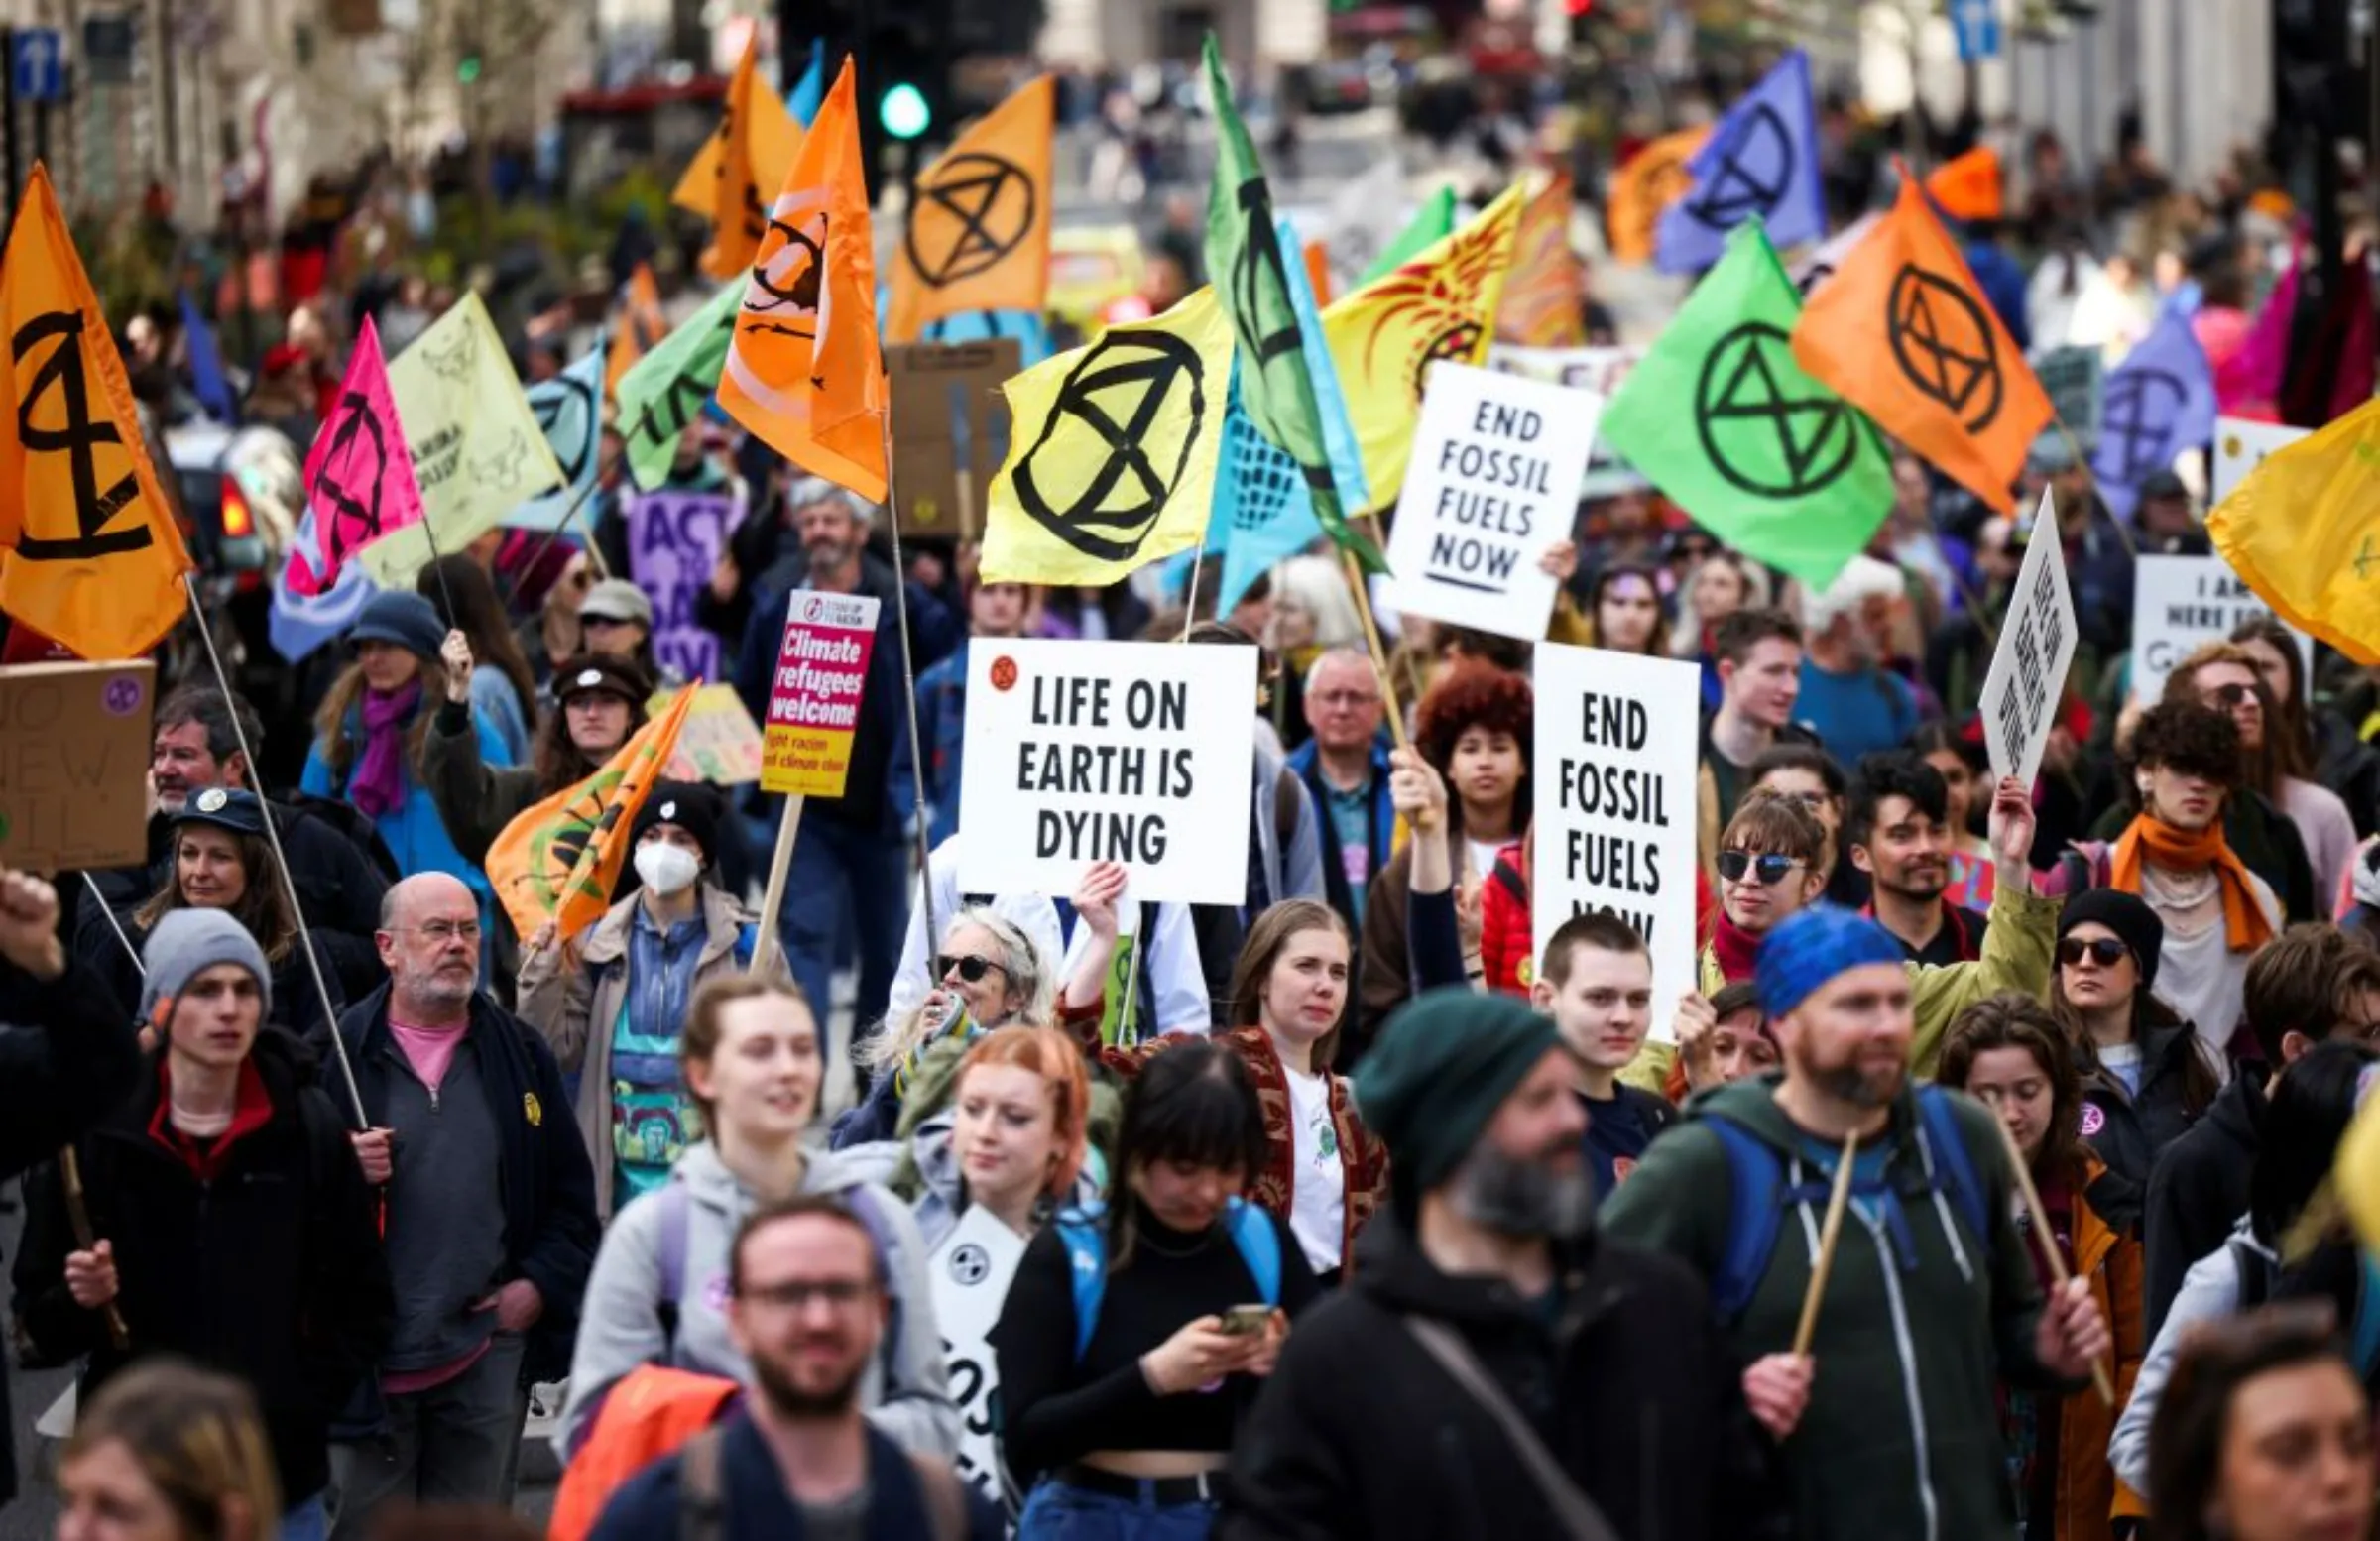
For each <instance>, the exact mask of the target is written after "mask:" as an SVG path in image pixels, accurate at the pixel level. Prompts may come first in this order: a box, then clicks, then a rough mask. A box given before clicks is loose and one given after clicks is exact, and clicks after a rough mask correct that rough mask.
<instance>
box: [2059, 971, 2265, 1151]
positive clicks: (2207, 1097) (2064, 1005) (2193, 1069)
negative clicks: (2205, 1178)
mask: <svg viewBox="0 0 2380 1541" xmlns="http://www.w3.org/2000/svg"><path fill="white" fill-rule="evenodd" d="M2132 977H2133V980H2134V984H2133V988H2132V1041H2133V1042H2134V1043H2135V1044H2138V1045H2139V1046H2141V1047H2143V1048H2146V1047H2147V1046H2148V1036H2149V1034H2150V1033H2151V1032H2152V1031H2156V1030H2160V1029H2163V1028H2167V1027H2180V1028H2183V1029H2185V1030H2187V1029H2188V1028H2189V1027H2190V1023H2189V1022H2187V1021H2185V1020H2184V1019H2183V1016H2182V1013H2181V1012H2179V1011H2177V1010H2175V1009H2174V1008H2172V1007H2170V1006H2167V1005H2166V1004H2165V1002H2164V1000H2163V999H2162V998H2160V997H2159V996H2158V995H2157V994H2156V992H2154V991H2152V990H2150V989H2149V988H2148V987H2147V986H2146V985H2142V984H2140V983H2138V981H2139V979H2140V971H2139V968H2138V966H2137V963H2136V964H2135V966H2134V969H2133V974H2132ZM2050 1013H2051V1014H2052V1015H2054V1016H2056V1017H2057V1018H2058V1027H2059V1030H2060V1031H2062V1032H2064V1033H2065V1034H2066V1046H2067V1050H2068V1052H2070V1053H2072V1054H2073V1055H2074V1057H2075V1069H2076V1071H2077V1072H2078V1073H2079V1074H2082V1075H2085V1076H2091V1075H2096V1074H2098V1073H2099V1071H2100V1070H2101V1069H2102V1068H2103V1067H2102V1066H2101V1065H2100V1063H2099V1045H2098V1040H2097V1039H2095V1038H2093V1037H2091V1035H2090V1029H2089V1027H2087V1026H2085V1025H2084V1024H2083V1021H2082V1013H2081V1012H2080V1011H2077V1010H2076V1009H2075V1008H2074V1003H2072V1002H2070V1001H2068V1000H2067V999H2066V970H2064V969H2063V968H2060V967H2059V966H2058V964H2057V963H2056V962H2055V961H2053V962H2052V963H2051V965H2050ZM2149 1073H2150V1072H2149V1070H2148V1069H2146V1068H2144V1069H2143V1070H2142V1071H2141V1074H2142V1076H2143V1077H2146V1076H2147V1075H2148V1074H2149ZM2222 1089H2223V1083H2222V1082H2220V1081H2218V1080H2216V1079H2215V1074H2214V1067H2213V1066H2212V1065H2209V1064H2207V1063H2206V1056H2205V1055H2203V1054H2201V1053H2200V1052H2199V1050H2198V1048H2197V1046H2196V1045H2195V1044H2193V1045H2191V1046H2190V1047H2189V1050H2188V1052H2186V1053H2185V1054H2183V1056H2182V1111H2183V1112H2184V1113H2185V1114H2187V1115H2188V1116H2189V1117H2191V1118H2192V1119H2194V1120H2195V1119H2196V1118H2198V1116H2199V1115H2200V1114H2201V1113H2204V1112H2205V1111H2206V1110H2207V1109H2209V1108H2211V1107H2213V1106H2214V1099H2215V1097H2216V1095H2217V1094H2218V1093H2220V1092H2221V1091H2222Z"/></svg>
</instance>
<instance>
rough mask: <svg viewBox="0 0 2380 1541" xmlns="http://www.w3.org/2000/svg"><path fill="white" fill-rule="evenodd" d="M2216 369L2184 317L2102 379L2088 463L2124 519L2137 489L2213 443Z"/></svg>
mask: <svg viewBox="0 0 2380 1541" xmlns="http://www.w3.org/2000/svg"><path fill="white" fill-rule="evenodd" d="M2214 415H2215V400H2214V369H2213V366H2212V365H2210V364H2209V363H2208V362H2207V361H2206V350H2205V349H2204V348H2201V346H2199V338H2198V334H2197V333H2196V332H2194V331H2192V330H2191V326H2190V322H2189V320H2188V319H2187V318H2185V317H2183V316H2182V315H2179V314H2169V315H2167V316H2166V317H2165V318H2164V319H2163V320H2161V321H2159V322H2158V323H2157V324H2156V326H2155V327H2153V328H2152V329H2151V330H2150V332H2149V335H2148V336H2147V337H2145V338H2143V339H2142V340H2141V342H2140V344H2139V345H2138V346H2137V347H2135V348H2133V350H2132V351H2131V352H2130V353H2127V354H2125V355H2124V361H2123V362H2122V363H2121V364H2118V365H2117V366H2116V367H2115V369H2114V371H2113V372H2112V373H2110V374H2109V375H2108V376H2107V382H2106V384H2105V385H2104V386H2103V387H2101V389H2100V392H2099V441H2098V448H2097V450H2096V451H2094V452H2093V453H2092V455H2091V458H2090V472H2091V475H2092V476H2093V477H2094V478H2095V479H2096V480H2097V481H2098V484H2099V496H2100V497H2101V498H2104V499H2105V500H2106V502H2107V507H2108V508H2109V509H2110V510H2112V511H2113V512H2114V514H2115V516H2116V518H2118V519H2123V520H2129V519H2130V518H2131V517H2132V508H2133V505H2135V504H2137V503H2138V502H2139V501H2140V484H2141V483H2142V482H2143V481H2145V480H2147V479H2148V478H2149V477H2150V476H2151V475H2153V474H2154V473H2156V472H2158V471H2170V470H2172V469H2173V468H2174V457H2175V456H2176V455H2178V454H2180V453H2181V452H2182V451H2184V450H2186V449H2193V448H2196V447H2198V446H2199V445H2201V444H2208V443H2212V442H2213V440H2214Z"/></svg>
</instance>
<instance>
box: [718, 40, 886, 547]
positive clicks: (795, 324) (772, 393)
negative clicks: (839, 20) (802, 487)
mask: <svg viewBox="0 0 2380 1541" xmlns="http://www.w3.org/2000/svg"><path fill="white" fill-rule="evenodd" d="M888 400H889V392H888V391H887V389H886V385H885V365H884V358H883V355H882V354H881V353H880V352H879V351H878V348H877V337H876V249H875V237H874V235H873V234H872V233H871V232H870V229H869V223H868V178H867V174H866V171H865V170H864V168H863V167H862V166H861V163H860V124H859V115H858V109H857V107H856V105H855V92H854V89H853V86H852V70H851V60H850V59H848V58H846V59H844V60H843V68H842V70H841V72H840V73H838V74H837V75H836V76H835V83H834V85H833V87H832V88H831V89H829V90H828V91H827V93H826V100H825V101H824V102H823V103H821V104H820V106H819V108H818V116H817V118H816V119H815V120H814V121H812V123H811V124H810V131H809V134H808V135H807V137H805V138H804V139H803V140H802V142H801V154H800V155H799V156H798V157H797V158H795V160H794V162H793V171H792V173H791V175H790V176H788V177H787V178H785V186H784V190H783V191H782V192H780V193H778V194H777V196H776V203H775V206H774V207H773V209H771V211H770V215H769V239H768V240H766V241H764V242H763V243H762V244H761V250H760V255H759V256H758V257H757V258H755V259H754V262H753V266H752V274H751V277H750V278H749V279H748V280H747V281H746V283H745V287H744V302H743V304H742V305H741V306H739V307H738V308H737V311H736V334H735V340H734V341H733V342H731V343H730V344H729V345H728V350H727V365H726V367H725V368H724V369H723V370H721V371H720V374H719V405H720V406H721V407H722V408H724V409H726V411H727V415H729V416H731V417H733V418H735V419H736V420H737V421H738V422H741V423H742V424H744V426H746V427H747V428H750V429H751V430H752V431H753V432H754V433H757V434H759V435H760V436H761V438H762V439H763V440H765V441H766V442H767V443H768V444H769V446H770V447H771V448H772V449H774V450H775V451H776V452H777V453H778V454H780V455H783V456H784V457H785V458H786V459H787V460H790V461H792V462H793V463H794V464H795V465H797V466H799V467H801V468H802V469H803V470H805V471H809V472H811V473H813V474H815V475H818V476H823V477H825V478H827V479H828V480H829V481H832V482H837V483H839V484H841V485H842V486H845V487H848V488H850V489H851V490H852V491H853V492H856V493H858V494H859V495H860V496H861V497H863V498H866V499H867V500H868V501H869V502H871V503H882V502H884V501H885V439H884V432H885V411H886V402H887V401H888Z"/></svg>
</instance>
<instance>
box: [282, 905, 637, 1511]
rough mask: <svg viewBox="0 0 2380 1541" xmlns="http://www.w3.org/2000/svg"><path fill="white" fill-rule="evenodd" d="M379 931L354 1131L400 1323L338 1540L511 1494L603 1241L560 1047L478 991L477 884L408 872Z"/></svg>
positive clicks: (346, 1021)
mask: <svg viewBox="0 0 2380 1541" xmlns="http://www.w3.org/2000/svg"><path fill="white" fill-rule="evenodd" d="M375 941H376V942H377V943H378V945H379V949H380V960H381V962H382V963H383V964H384V965H386V966H387V968H388V971H389V982H388V983H387V984H386V985H384V986H382V987H381V989H380V990H378V991H376V992H375V993H373V994H372V995H371V996H369V997H367V998H366V999H364V1000H363V1001H361V1002H359V1003H358V1004H357V1005H356V1006H355V1007H353V1008H350V1009H349V1010H348V1011H347V1013H346V1014H345V1015H344V1016H342V1017H341V1018H340V1019H339V1032H340V1035H341V1037H343V1038H344V1039H345V1041H346V1046H347V1056H348V1059H349V1060H350V1061H351V1062H352V1063H353V1065H354V1067H355V1079H356V1084H357V1089H358V1090H359V1091H360V1092H361V1093H362V1095H363V1100H364V1109H365V1112H366V1114H367V1116H368V1117H369V1118H370V1120H371V1123H372V1127H371V1129H370V1130H369V1131H368V1132H366V1133H361V1134H356V1135H354V1136H352V1137H353V1139H354V1142H355V1149H356V1155H357V1157H358V1158H359V1159H360V1160H361V1161H362V1163H363V1168H364V1175H365V1177H366V1178H367V1179H369V1180H370V1181H371V1182H372V1183H374V1184H375V1185H377V1186H378V1188H379V1190H380V1193H381V1202H382V1214H383V1228H384V1232H385V1238H386V1243H387V1246H388V1254H389V1273H390V1277H391V1279H392V1281H393V1282H394V1283H395V1285H396V1292H397V1325H396V1331H395V1333H394V1335H393V1336H392V1337H391V1339H390V1342H389V1347H388V1350H387V1352H386V1353H385V1354H384V1355H383V1356H382V1358H381V1363H380V1392H381V1396H380V1398H379V1401H380V1404H381V1405H378V1406H376V1407H373V1408H371V1409H370V1414H371V1416H370V1418H369V1420H368V1422H367V1426H368V1427H369V1428H370V1430H371V1432H370V1433H368V1434H366V1435H365V1436H364V1437H362V1438H360V1439H356V1440H353V1441H343V1442H340V1443H336V1444H334V1445H333V1446H332V1453H331V1470H332V1484H333V1488H334V1490H335V1492H336V1494H337V1496H336V1500H335V1502H334V1509H335V1514H336V1518H335V1521H334V1523H335V1528H334V1529H333V1531H332V1535H333V1536H334V1537H352V1536H360V1535H363V1534H365V1533H366V1532H367V1531H368V1530H369V1529H370V1528H371V1523H372V1518H373V1515H374V1513H375V1512H376V1511H377V1510H378V1509H379V1508H380V1507H381V1505H382V1504H384V1503H386V1502H389V1501H391V1500H396V1501H402V1502H409V1503H410V1502H416V1501H417V1502H424V1503H430V1502H458V1503H496V1504H509V1503H510V1502H511V1501H512V1495H513V1484H514V1477H515V1454H516V1452H517V1451H518V1449H519V1448H520V1443H521V1430H522V1426H523V1424H524V1422H525V1421H526V1419H527V1416H528V1410H529V1402H528V1395H529V1387H530V1386H531V1384H533V1383H535V1382H538V1381H554V1380H559V1379H560V1378H562V1376H563V1375H564V1374H566V1373H567V1372H568V1370H569V1367H570V1341H571V1336H572V1334H573V1332H574V1330H575V1327H576V1323H577V1319H578V1306H579V1296H580V1294H581V1293H582V1291H583V1290H584V1289H585V1287H586V1282H587V1273H588V1271H589V1270H590V1269H591V1268H592V1267H593V1266H594V1261H595V1245H596V1242H597V1240H598V1239H599V1235H600V1226H599V1224H598V1222H597V1221H596V1218H595V1179H594V1173H593V1170H592V1168H591V1167H590V1166H589V1164H588V1159H587V1147H586V1145H585V1143H584V1142H583V1141H582V1140H581V1139H580V1137H579V1133H578V1126H577V1123H576V1121H575V1120H573V1119H572V1117H571V1114H570V1107H571V1104H570V1096H569V1093H568V1092H567V1091H566V1090H564V1088H563V1086H562V1075H561V1071H560V1069H559V1068H558V1067H557V1066H556V1065H555V1063H554V1059H553V1053H552V1051H551V1050H550V1049H548V1048H547V1047H546V1046H545V1043H544V1040H543V1039H541V1038H540V1037H538V1036H537V1034H536V1033H535V1032H533V1031H531V1030H530V1029H529V1028H528V1027H527V1026H525V1025H524V1024H523V1023H522V1022H521V1021H520V1020H519V1019H518V1018H517V1017H515V1016H513V1015H512V1014H511V1013H510V1012H508V1011H506V1010H505V1009H504V1008H502V1007H500V1006H498V1005H497V1004H496V1003H495V1001H494V1000H492V999H491V998H489V997H488V996H486V995H485V994H483V993H482V992H481V991H480V990H479V951H480V941H481V935H480V923H479V904H478V900H477V899H476V898H474V897H473V895H472V892H471V890H470V889H467V888H465V887H464V886H463V885H462V884H461V883H460V882H458V881H456V880H455V879H453V878H451V877H448V876H446V875H445V874H443V873H423V874H420V875H418V876H416V877H413V878H408V879H407V880H406V881H404V882H403V883H400V884H398V885H397V886H396V887H395V888H393V889H390V890H389V895H388V899H387V900H386V902H385V903H384V904H383V906H382V909H381V924H380V930H379V931H378V933H377V934H376V936H375ZM337 1074H338V1072H337V1070H336V1068H335V1067H333V1068H331V1069H329V1070H328V1071H327V1072H326V1077H327V1078H328V1079H326V1084H329V1085H332V1089H333V1092H334V1094H340V1095H343V1089H342V1088H340V1087H338V1086H337V1085H336V1084H335V1078H336V1077H337Z"/></svg>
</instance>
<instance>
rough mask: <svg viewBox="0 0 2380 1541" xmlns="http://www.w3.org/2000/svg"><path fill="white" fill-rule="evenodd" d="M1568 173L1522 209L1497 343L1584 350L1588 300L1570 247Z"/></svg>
mask: <svg viewBox="0 0 2380 1541" xmlns="http://www.w3.org/2000/svg"><path fill="white" fill-rule="evenodd" d="M1571 207H1572V197H1571V186H1570V173H1568V172H1556V173H1555V174H1554V178H1553V180H1552V181H1550V182H1548V183H1546V185H1545V187H1544V188H1543V189H1542V190H1541V191H1539V192H1538V194H1537V195H1536V196H1535V197H1533V198H1531V199H1529V201H1528V202H1526V203H1524V204H1522V205H1521V208H1520V229H1519V232H1518V233H1517V234H1515V235H1514V236H1513V238H1512V272H1511V273H1510V274H1509V275H1508V276H1507V277H1506V278H1505V279H1504V297H1503V299H1502V301H1501V303H1500V305H1499V306H1498V308H1497V310H1496V316H1495V337H1496V340H1497V341H1498V342H1517V343H1521V344H1524V345H1526V346H1528V347H1532V348H1583V347H1585V346H1587V317H1586V312H1585V311H1584V310H1583V309H1582V308H1581V306H1580V301H1581V300H1582V299H1583V298H1584V297H1585V296H1586V286H1585V284H1583V283H1582V282H1581V281H1582V280H1583V279H1584V277H1585V273H1584V270H1583V269H1582V267H1581V265H1580V263H1579V254H1578V253H1576V252H1574V251H1572V250H1571V249H1570V215H1571Z"/></svg>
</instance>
